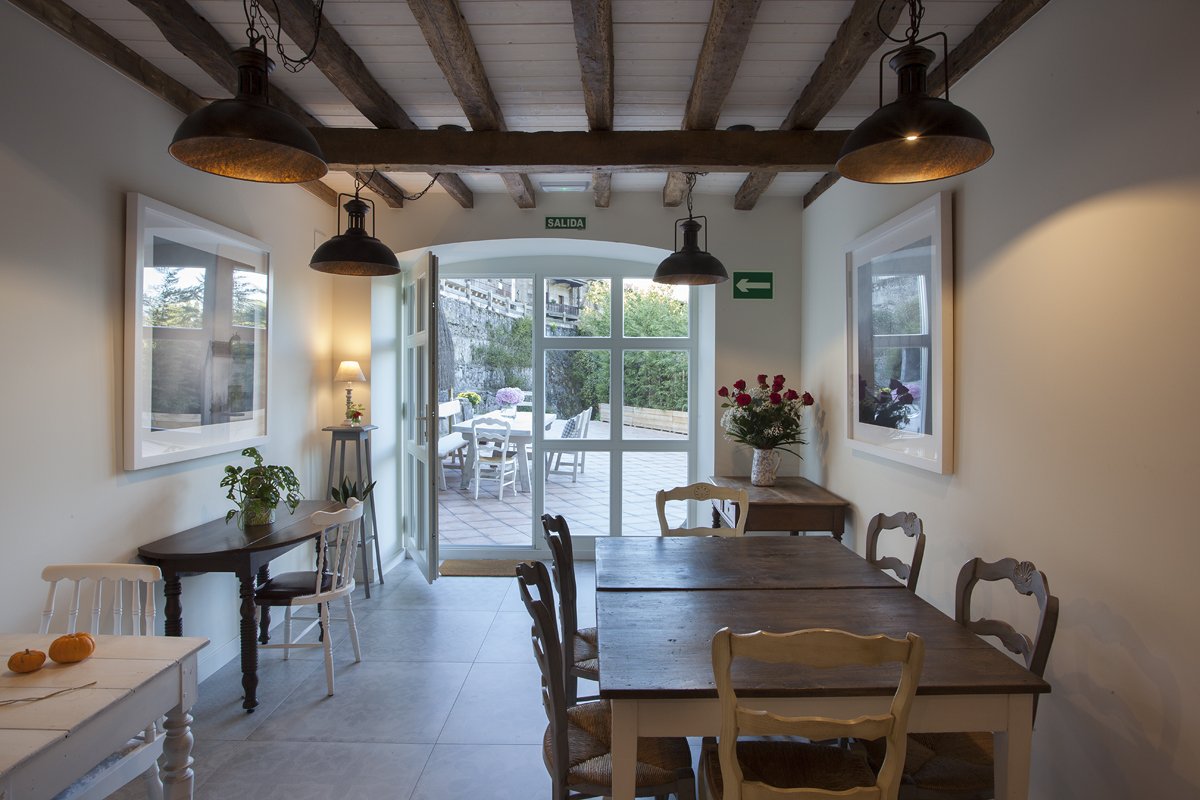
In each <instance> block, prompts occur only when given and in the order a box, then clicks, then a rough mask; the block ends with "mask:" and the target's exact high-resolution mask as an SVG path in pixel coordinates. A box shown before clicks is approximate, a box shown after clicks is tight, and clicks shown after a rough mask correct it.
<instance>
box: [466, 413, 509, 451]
mask: <svg viewBox="0 0 1200 800" xmlns="http://www.w3.org/2000/svg"><path fill="white" fill-rule="evenodd" d="M480 429H482V430H480ZM511 435H512V423H511V422H509V421H508V420H506V419H497V418H496V417H474V418H472V419H471V439H472V440H473V442H474V444H475V452H476V453H479V452H480V447H481V446H482V444H483V443H485V442H498V443H499V445H498V446H497V448H496V449H497V451H498V452H499V453H501V454H504V453H507V452H508V437H509V436H511Z"/></svg>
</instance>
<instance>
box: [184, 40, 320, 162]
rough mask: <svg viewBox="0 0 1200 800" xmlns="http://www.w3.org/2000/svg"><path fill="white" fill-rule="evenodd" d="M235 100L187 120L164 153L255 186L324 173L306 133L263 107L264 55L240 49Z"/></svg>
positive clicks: (317, 150)
mask: <svg viewBox="0 0 1200 800" xmlns="http://www.w3.org/2000/svg"><path fill="white" fill-rule="evenodd" d="M234 57H235V59H236V61H237V66H238V91H237V96H235V97H234V98H232V99H228V100H217V101H215V102H213V103H209V104H208V105H207V106H205V107H204V108H201V109H198V110H197V111H194V112H192V113H191V114H189V115H188V116H187V118H186V119H184V121H183V122H182V123H180V125H179V128H178V129H177V130H176V131H175V137H174V138H173V139H172V140H171V145H170V147H169V148H168V151H169V152H170V153H171V155H172V156H173V157H174V158H175V159H176V160H177V161H180V162H182V163H183V164H186V165H187V166H189V167H192V168H194V169H198V170H201V171H202V172H209V173H212V174H214V175H222V176H224V177H227V178H238V179H240V180H245V181H256V182H259V183H303V182H305V181H315V180H317V179H318V178H321V177H322V176H324V175H325V173H326V172H328V171H329V168H328V167H327V166H326V165H325V157H324V155H323V154H322V153H321V148H320V146H319V145H318V144H317V140H316V139H314V138H313V135H312V134H311V133H309V131H308V129H307V128H305V127H304V126H303V125H301V124H300V123H299V122H297V121H296V120H294V119H292V118H291V117H289V116H288V115H287V114H285V113H283V112H282V111H280V110H279V109H277V108H273V107H271V106H270V105H268V103H267V72H268V71H269V70H270V68H271V61H270V59H268V58H267V56H266V54H265V53H262V52H261V51H259V50H257V49H255V48H253V47H243V48H241V49H240V50H238V51H237V52H236V53H235V54H234Z"/></svg>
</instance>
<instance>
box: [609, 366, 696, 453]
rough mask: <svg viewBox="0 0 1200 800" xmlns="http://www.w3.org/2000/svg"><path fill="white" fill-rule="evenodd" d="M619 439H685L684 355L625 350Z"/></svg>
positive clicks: (686, 381) (686, 375) (686, 419)
mask: <svg viewBox="0 0 1200 800" xmlns="http://www.w3.org/2000/svg"><path fill="white" fill-rule="evenodd" d="M623 369H624V382H623V385H624V390H625V397H624V403H623V404H622V405H623V407H624V408H623V411H622V425H623V429H622V431H621V436H622V437H623V438H625V439H678V440H681V441H682V440H686V439H687V437H688V428H689V418H690V414H689V413H688V384H689V380H688V352H687V351H686V350H626V351H625V354H624V367H623Z"/></svg>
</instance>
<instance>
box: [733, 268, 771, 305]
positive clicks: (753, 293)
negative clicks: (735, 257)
mask: <svg viewBox="0 0 1200 800" xmlns="http://www.w3.org/2000/svg"><path fill="white" fill-rule="evenodd" d="M731 283H733V299H734V300H770V299H771V298H772V297H774V295H775V273H774V272H735V273H733V280H732V281H731Z"/></svg>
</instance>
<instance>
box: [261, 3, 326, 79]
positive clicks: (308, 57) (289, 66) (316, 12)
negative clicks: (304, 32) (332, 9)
mask: <svg viewBox="0 0 1200 800" xmlns="http://www.w3.org/2000/svg"><path fill="white" fill-rule="evenodd" d="M271 4H272V5H273V6H275V19H279V18H280V17H279V4H278V3H276V2H275V0H271ZM324 8H325V0H317V2H316V3H315V4H314V5H313V9H312V30H313V40H312V46H311V47H309V48H308V52H306V53H305V54H304V55H303V56H301V57H300V58H292V57H291V56H289V55H288V54H287V53H285V52H284V50H283V42H282V41H281V40H280V28H281V27H282V26H281V25H280V23H276V24H275V26H274V28H272V26H271V20H269V19H268V18H267V15H266V14H264V13H263V10H262V6H261V5H259V2H258V0H242V10H243V11H244V12H245V14H246V36H247V37H248V38H249V39H250V44H251V46H257V45H258V41H259V40H260V39H269V40H270V41H271V42H272V43H274V45H275V51H276V52H277V53H279V60H280V61H281V62H282V63H283V67H284V69H286V70H287V71H288V72H299V71H300V70H302V69H304V68H305V67H306V66H308V64H309V62H311V61H312V59H313V54H314V53H316V52H317V42H319V41H321V23H322V22H323V21H324V19H325V16H324V14H322V11H323V9H324ZM255 23H259V24H260V25H262V28H263V30H264V31H266V33H265V35H260V34H259V32H258V29H257V28H256V27H255ZM264 47H265V44H264Z"/></svg>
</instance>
